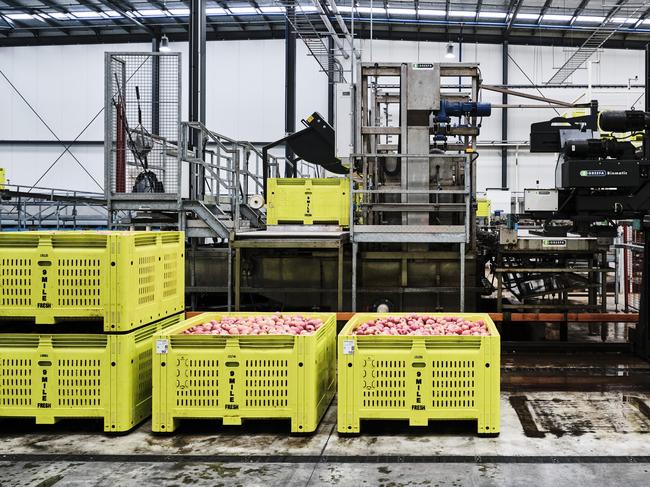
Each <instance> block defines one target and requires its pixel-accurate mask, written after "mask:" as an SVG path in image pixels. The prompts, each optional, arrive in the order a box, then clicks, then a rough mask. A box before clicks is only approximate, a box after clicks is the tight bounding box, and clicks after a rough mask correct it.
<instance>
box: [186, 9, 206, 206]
mask: <svg viewBox="0 0 650 487" xmlns="http://www.w3.org/2000/svg"><path fill="white" fill-rule="evenodd" d="M206 20H207V17H206V12H205V0H192V1H191V4H190V22H189V28H190V30H189V41H190V42H189V44H190V45H189V51H190V56H189V58H190V73H189V75H190V100H189V101H190V102H189V109H190V113H189V119H190V122H199V123H200V124H202V125H205V48H206V45H205V26H206ZM201 134H202V131H201V130H197V129H194V130H191V131H190V143H191V144H192V146H193V147H194V149H195V152H196V157H197V158H201V159H202V158H203V147H201V144H202V141H203V137H202V136H201ZM204 181H205V169H204V168H203V167H202V166H201V165H200V164H199V165H197V164H191V165H190V198H193V199H197V200H203V198H204V196H205V194H204V193H205V184H204Z"/></svg>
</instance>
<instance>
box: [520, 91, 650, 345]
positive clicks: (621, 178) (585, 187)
mask: <svg viewBox="0 0 650 487" xmlns="http://www.w3.org/2000/svg"><path fill="white" fill-rule="evenodd" d="M599 129H600V130H603V131H606V132H610V133H611V134H612V135H610V136H608V137H602V138H601V137H600V136H599V132H598V130H599ZM616 133H626V134H629V135H626V137H625V139H621V138H616V137H615V135H614V134H616ZM638 135H642V136H643V137H642V138H643V145H642V146H641V147H639V148H637V147H636V146H635V145H634V144H633V143H632V142H631V141H630V140H629V139H632V138H636V136H638ZM530 141H531V152H549V153H550V152H557V153H559V157H558V161H557V165H556V174H555V176H556V187H557V192H555V193H554V195H555V196H554V197H557V205H556V206H555V207H556V208H557V210H552V211H535V210H533V211H532V213H533V216H535V217H539V218H543V219H545V220H546V221H547V222H551V221H552V220H559V219H563V220H571V221H573V222H574V225H575V228H574V229H573V231H574V232H577V233H579V234H581V235H584V236H587V235H594V236H598V235H601V234H602V231H603V225H602V222H603V221H607V222H609V228H610V229H612V230H614V229H615V226H614V221H616V220H623V219H625V220H633V221H634V222H635V224H636V225H638V226H639V227H640V228H643V229H644V230H645V231H644V235H645V246H644V264H643V284H642V289H641V305H640V316H639V324H638V325H637V333H636V337H635V348H636V351H637V353H639V355H641V356H643V357H646V358H648V357H649V356H650V337H649V336H648V326H649V323H648V322H649V317H648V299H649V298H650V292H649V289H648V285H649V283H648V279H649V278H650V174H649V169H650V150H649V149H650V144H649V143H650V112H648V111H636V110H628V111H609V112H607V111H606V112H601V113H598V105H597V103H595V102H594V103H592V107H591V113H590V114H589V115H587V116H583V117H575V118H561V117H558V118H554V119H552V120H551V121H549V122H539V123H535V124H533V125H532V126H531V134H530ZM605 229H607V226H605Z"/></svg>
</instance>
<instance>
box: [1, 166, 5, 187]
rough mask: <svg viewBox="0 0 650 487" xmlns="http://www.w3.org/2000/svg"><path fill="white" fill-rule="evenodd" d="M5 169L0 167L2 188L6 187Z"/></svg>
mask: <svg viewBox="0 0 650 487" xmlns="http://www.w3.org/2000/svg"><path fill="white" fill-rule="evenodd" d="M5 182H6V179H5V170H4V168H2V167H0V189H5Z"/></svg>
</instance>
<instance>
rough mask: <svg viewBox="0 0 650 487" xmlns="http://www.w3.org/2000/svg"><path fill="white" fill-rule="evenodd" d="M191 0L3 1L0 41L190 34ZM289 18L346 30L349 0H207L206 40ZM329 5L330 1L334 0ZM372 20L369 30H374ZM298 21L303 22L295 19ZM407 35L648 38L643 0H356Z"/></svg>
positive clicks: (616, 43) (253, 35)
mask: <svg viewBox="0 0 650 487" xmlns="http://www.w3.org/2000/svg"><path fill="white" fill-rule="evenodd" d="M189 4H190V2H189V1H186V2H178V1H153V2H152V1H126V0H0V46H1V45H39V44H77V43H110V42H142V41H145V42H146V41H149V40H151V39H152V38H153V37H160V36H162V35H163V34H165V35H167V36H168V38H169V39H170V40H172V41H174V40H178V41H181V40H187V31H188V20H189ZM294 4H296V5H297V6H296V11H297V16H298V17H299V19H298V21H297V22H296V23H295V25H303V26H304V25H308V26H310V28H311V29H312V30H313V31H315V32H318V33H322V34H323V35H325V34H326V32H327V29H326V28H325V25H324V23H323V18H322V16H320V15H319V9H323V10H322V12H325V13H326V14H327V17H329V18H330V19H331V20H332V24H333V25H334V28H335V29H336V30H337V31H339V32H340V26H339V25H338V23H337V22H336V21H335V19H334V10H335V8H336V7H335V6H334V5H336V6H338V10H339V11H340V13H341V15H342V16H343V18H344V19H345V20H346V23H347V24H348V27H349V28H350V29H351V27H352V26H351V25H350V24H351V22H350V19H351V16H352V7H351V0H341V1H340V2H338V3H336V4H334V2H332V1H328V0H300V1H283V0H277V1H273V0H258V1H256V0H249V1H236V2H235V1H208V2H207V16H208V27H207V29H208V33H207V37H208V39H265V38H282V37H284V31H285V13H286V6H287V5H289V6H291V5H294ZM333 4H334V5H333ZM371 25H372V29H371ZM297 28H299V29H300V28H304V27H297ZM371 31H372V37H373V38H377V39H409V40H422V41H429V40H437V41H454V42H457V41H459V40H460V39H462V41H463V42H485V43H501V42H503V41H504V40H508V41H509V42H510V43H512V44H534V45H569V46H580V45H582V44H583V43H584V42H585V40H587V39H588V38H589V37H590V36H592V35H593V34H594V33H598V35H599V36H600V37H601V38H606V41H605V43H604V47H612V48H613V47H627V48H641V47H644V46H645V44H646V43H648V41H649V40H650V1H643V0H483V1H481V0H454V1H453V2H452V1H450V0H447V1H425V0H422V1H419V0H374V1H371V0H358V1H357V3H356V7H355V9H354V34H355V36H357V37H363V38H368V37H370V36H371Z"/></svg>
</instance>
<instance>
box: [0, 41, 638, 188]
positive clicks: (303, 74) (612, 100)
mask: <svg viewBox="0 0 650 487" xmlns="http://www.w3.org/2000/svg"><path fill="white" fill-rule="evenodd" d="M358 45H359V47H360V49H361V50H362V53H363V60H364V61H370V60H371V54H372V60H374V61H377V62H404V61H406V62H415V61H422V62H444V61H446V60H445V58H444V54H445V46H446V45H445V44H444V43H427V42H420V43H418V42H412V41H381V40H375V41H373V44H372V53H371V47H370V43H369V41H367V40H364V41H359V42H358ZM171 47H172V49H173V50H179V51H180V52H182V55H183V88H184V89H183V92H184V96H183V111H182V113H183V118H187V113H188V109H187V107H188V105H187V92H188V90H187V87H188V61H187V44H186V43H172V44H171ZM149 49H150V46H149V44H117V45H79V46H41V47H5V48H0V68H2V70H3V72H5V73H6V75H7V76H8V77H9V79H10V80H11V81H12V82H13V83H14V84H15V85H16V86H17V87H18V89H19V90H20V91H21V92H22V93H23V94H24V96H25V97H26V98H27V99H28V101H29V102H30V103H32V104H33V106H34V108H35V109H36V110H37V111H38V112H39V114H41V116H43V118H44V119H45V120H46V121H47V122H48V124H50V126H51V127H52V129H53V130H54V131H55V132H56V133H57V135H58V136H59V137H61V138H62V139H72V138H74V137H76V136H77V134H78V133H79V131H81V129H82V128H83V127H84V126H85V125H86V123H88V121H89V120H90V119H91V118H92V117H93V116H94V115H95V114H96V113H97V112H98V111H99V110H100V109H101V108H102V106H103V89H104V88H103V84H104V52H105V51H145V50H149ZM510 55H511V56H512V58H513V61H512V62H511V63H510V65H509V67H510V75H509V81H510V83H511V84H527V83H529V79H528V78H530V79H531V80H532V81H533V82H534V83H539V84H541V83H544V82H545V81H546V80H548V79H549V78H550V77H551V75H552V74H553V72H554V69H556V68H557V67H559V66H560V65H561V64H562V63H563V62H564V59H565V57H566V55H568V53H567V51H566V50H565V49H563V48H551V47H540V46H510ZM501 59H502V58H501V46H498V45H479V44H465V45H464V46H463V61H465V62H479V63H480V65H481V72H482V75H483V80H484V82H485V83H486V84H500V83H501V68H502V67H501ZM595 61H597V62H595V63H594V64H593V68H592V80H593V82H594V83H618V84H627V83H628V80H629V79H631V78H634V77H635V76H638V77H639V79H642V77H643V71H644V64H643V53H642V52H641V51H626V50H607V51H603V52H602V53H599V54H598V56H597V57H595ZM515 63H516V64H515ZM206 64H207V66H206V68H207V76H206V78H207V94H206V96H207V114H206V118H207V125H208V127H210V128H212V129H213V130H215V131H217V132H221V133H223V134H224V135H227V136H230V137H233V138H237V139H241V140H253V141H271V140H275V139H278V138H280V137H282V136H284V41H283V40H281V39H280V40H250V41H224V42H208V45H207V60H206ZM517 65H518V66H519V67H517ZM347 67H348V66H347V65H346V68H347ZM348 76H349V75H348ZM572 81H573V82H574V83H586V82H587V70H586V69H581V70H579V71H578V72H577V73H576V74H575V75H574V76H573V77H572ZM633 83H635V82H634V81H633ZM522 91H526V92H529V93H533V94H540V93H539V91H537V90H535V89H526V90H522ZM540 91H541V92H542V94H543V95H544V96H548V97H549V98H557V99H561V100H565V101H573V100H574V99H577V98H579V97H580V96H581V95H584V90H581V89H551V88H542V89H540ZM640 94H641V90H639V89H632V90H626V89H624V90H616V91H614V90H600V91H598V90H596V91H594V96H595V97H597V98H598V99H599V100H600V102H601V106H602V107H605V108H615V109H624V108H629V107H630V106H631V105H632V104H633V103H634V102H635V100H636V101H637V102H636V107H637V108H642V107H643V102H644V100H643V98H641V99H639V95H640ZM482 99H483V100H484V101H490V102H493V103H500V102H501V95H500V94H496V93H491V92H488V91H483V93H482ZM582 99H584V98H582ZM509 101H510V103H526V104H528V103H535V102H531V101H527V100H524V99H517V98H513V97H510V100H509ZM0 106H2V110H3V115H4V116H2V117H0V140H12V139H14V140H52V139H53V138H54V137H53V136H52V135H51V134H50V133H49V132H48V130H47V129H46V128H45V127H44V126H43V125H42V123H41V122H40V121H39V120H38V119H37V118H36V116H35V115H34V114H33V113H32V112H31V111H30V110H29V109H28V108H27V107H26V106H25V104H24V102H23V101H22V100H20V99H19V98H18V97H17V95H16V94H15V93H14V92H13V91H12V90H11V88H10V87H9V85H8V84H7V82H6V81H5V80H4V79H2V78H0ZM313 111H319V112H320V113H322V114H323V115H326V113H327V79H326V76H325V74H324V73H322V72H320V67H319V66H318V64H317V63H316V61H315V60H314V59H313V58H311V57H309V56H308V55H307V51H306V48H305V47H304V46H303V45H302V43H300V42H298V52H297V102H296V128H297V129H300V128H301V124H300V119H302V118H305V117H306V116H308V115H309V114H311V113H312V112H313ZM558 112H559V113H560V114H562V113H564V112H563V111H562V110H558ZM553 115H555V111H553V110H550V109H547V108H545V109H534V110H531V109H526V110H519V109H511V110H510V111H509V134H508V138H509V139H510V140H511V141H527V140H528V138H529V131H530V124H531V123H533V122H536V121H540V120H546V119H549V118H550V117H552V116H553ZM102 138H103V116H100V117H98V119H97V120H96V121H95V122H94V123H93V124H92V125H91V126H90V127H89V128H88V130H87V131H86V132H85V133H84V134H83V136H82V137H81V139H80V140H101V139H102ZM500 139H501V110H500V109H496V108H495V109H493V114H492V116H491V117H489V118H485V119H484V120H483V127H482V133H481V137H480V140H482V141H494V140H500ZM61 151H62V147H61V148H59V147H58V146H56V147H55V146H41V147H29V146H22V145H21V146H18V145H13V146H12V145H0V166H1V167H5V168H7V172H8V177H9V179H10V180H11V181H12V182H15V183H20V184H30V183H33V182H34V181H35V180H36V179H37V178H38V176H39V175H40V174H41V173H42V172H43V171H44V170H45V169H46V168H47V166H49V164H51V162H53V161H54V159H55V158H56V157H57V156H58V155H59V154H60V153H61ZM73 151H74V153H75V155H77V157H78V158H79V160H80V161H81V162H82V163H83V164H84V166H85V167H86V168H87V169H88V170H89V171H91V172H92V173H93V175H95V177H96V178H97V179H98V180H99V181H100V182H102V183H103V181H102V179H103V169H102V165H103V151H102V149H101V147H99V146H75V147H74V148H73ZM508 158H509V182H508V184H509V186H510V187H511V189H513V190H517V189H518V190H522V189H523V188H525V187H531V186H534V185H535V184H536V181H538V180H539V181H540V185H541V186H550V185H552V184H553V177H554V176H553V169H554V167H555V157H554V156H553V155H537V154H529V153H528V152H527V149H522V150H520V151H518V152H517V151H515V150H514V149H512V150H509V151H508ZM40 184H41V185H44V186H56V187H63V188H74V189H83V190H95V189H96V186H95V185H94V183H93V182H92V181H91V180H90V178H89V177H88V176H87V175H85V174H84V173H83V171H82V170H81V169H79V168H78V166H77V164H76V163H75V162H74V161H73V160H72V158H71V157H70V156H69V155H65V156H63V157H62V158H61V161H60V162H59V163H57V165H56V168H55V169H54V170H53V171H52V172H51V173H50V174H49V175H48V176H47V177H46V178H45V179H44V180H43V181H42V182H41V183H40ZM500 185H501V152H500V150H497V149H483V150H482V151H481V156H480V158H479V162H478V186H479V190H483V189H484V188H486V187H498V186H500Z"/></svg>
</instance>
